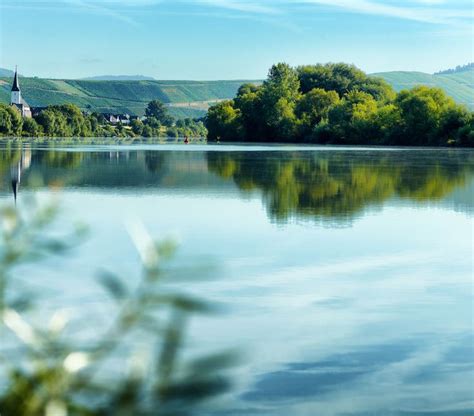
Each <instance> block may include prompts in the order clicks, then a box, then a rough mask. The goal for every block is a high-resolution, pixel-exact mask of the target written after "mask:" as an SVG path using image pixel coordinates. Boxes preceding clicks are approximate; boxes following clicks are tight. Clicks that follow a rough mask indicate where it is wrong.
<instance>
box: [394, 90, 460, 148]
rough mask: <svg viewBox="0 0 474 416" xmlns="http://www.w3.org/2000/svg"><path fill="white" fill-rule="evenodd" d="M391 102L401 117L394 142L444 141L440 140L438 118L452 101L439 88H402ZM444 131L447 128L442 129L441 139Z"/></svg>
mask: <svg viewBox="0 0 474 416" xmlns="http://www.w3.org/2000/svg"><path fill="white" fill-rule="evenodd" d="M395 105H396V106H397V107H398V108H399V110H400V114H401V117H402V123H401V126H400V129H401V132H400V134H399V135H398V137H399V143H398V144H415V145H421V144H426V145H437V144H447V143H446V141H445V142H444V143H441V141H442V138H443V137H440V133H441V131H440V127H441V121H442V120H443V117H445V115H446V114H447V113H449V112H450V111H452V110H453V109H455V108H456V104H455V102H454V101H453V100H452V99H451V98H449V97H448V96H447V95H446V94H445V93H444V92H443V90H441V89H440V88H430V87H425V86H420V87H415V88H413V89H411V90H404V91H401V92H400V93H399V94H398V97H397V99H396V100H395ZM446 135H449V132H447V131H446V130H445V131H444V132H443V135H442V136H444V139H445V138H446Z"/></svg>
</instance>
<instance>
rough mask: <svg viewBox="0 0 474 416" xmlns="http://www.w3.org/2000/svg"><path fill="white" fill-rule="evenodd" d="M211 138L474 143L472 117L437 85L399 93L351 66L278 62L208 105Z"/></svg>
mask: <svg viewBox="0 0 474 416" xmlns="http://www.w3.org/2000/svg"><path fill="white" fill-rule="evenodd" d="M205 123H206V127H207V129H208V138H209V139H210V140H223V141H249V142H310V143H323V144H351V145H352V144H368V145H416V146H421V145H425V146H446V145H456V146H471V147H472V146H474V115H473V113H472V112H469V111H468V110H467V109H466V108H465V107H463V106H460V105H457V104H456V103H455V102H454V100H452V99H451V98H449V97H448V96H446V94H445V93H444V92H443V91H442V90H441V89H439V88H429V87H425V86H419V87H415V88H413V89H411V90H404V91H401V92H400V93H398V94H397V93H396V92H395V91H394V90H393V89H392V87H391V86H390V85H389V84H387V83H386V82H385V81H384V80H382V79H379V78H373V77H369V76H367V75H366V74H365V73H364V72H363V71H361V70H359V69H358V68H356V67H355V66H353V65H347V64H342V63H340V64H326V65H307V66H300V67H297V68H292V67H290V66H289V65H287V64H284V63H280V64H277V65H274V66H273V67H272V68H271V69H270V71H269V74H268V78H267V80H266V81H264V82H263V84H262V85H253V84H245V85H243V86H242V87H240V89H239V91H238V93H237V96H236V97H235V98H234V99H233V100H229V101H224V102H221V103H219V104H217V105H215V106H213V107H211V108H210V109H209V111H208V114H207V117H206V121H205Z"/></svg>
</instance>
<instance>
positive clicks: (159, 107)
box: [145, 100, 174, 126]
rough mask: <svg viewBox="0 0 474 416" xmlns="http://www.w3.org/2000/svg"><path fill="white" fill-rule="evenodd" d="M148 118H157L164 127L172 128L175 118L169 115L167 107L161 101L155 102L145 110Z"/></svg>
mask: <svg viewBox="0 0 474 416" xmlns="http://www.w3.org/2000/svg"><path fill="white" fill-rule="evenodd" d="M145 115H146V116H147V118H149V117H150V118H155V119H156V120H158V121H159V122H160V123H161V124H162V125H163V126H171V125H172V124H173V122H174V120H173V117H171V116H170V115H169V114H168V109H167V107H166V106H165V105H164V104H163V103H162V102H161V101H160V100H153V101H150V102H149V103H148V106H147V108H146V110H145Z"/></svg>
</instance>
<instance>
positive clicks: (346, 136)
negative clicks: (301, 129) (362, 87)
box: [316, 91, 377, 144]
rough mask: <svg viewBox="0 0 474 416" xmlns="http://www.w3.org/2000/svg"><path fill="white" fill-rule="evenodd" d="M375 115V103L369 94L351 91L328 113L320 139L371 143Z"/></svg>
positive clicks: (373, 133) (374, 133) (337, 141)
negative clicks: (326, 123)
mask: <svg viewBox="0 0 474 416" xmlns="http://www.w3.org/2000/svg"><path fill="white" fill-rule="evenodd" d="M376 113H377V102H376V101H375V99H374V98H373V97H372V96H371V95H370V94H367V93H365V92H360V91H352V92H350V93H348V94H346V96H345V97H344V99H343V100H342V101H341V102H340V103H339V104H338V105H336V106H334V107H333V108H332V109H331V110H330V111H329V113H328V126H325V129H324V130H323V133H324V134H323V135H321V136H320V137H325V139H324V140H323V141H330V142H332V143H346V144H359V143H371V140H374V136H375V137H376V135H377V134H376V133H377V132H374V131H373V127H374V124H373V122H372V120H373V117H374V116H375V115H376ZM318 133H321V132H319V131H316V136H317V135H318Z"/></svg>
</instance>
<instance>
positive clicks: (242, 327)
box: [0, 145, 474, 416]
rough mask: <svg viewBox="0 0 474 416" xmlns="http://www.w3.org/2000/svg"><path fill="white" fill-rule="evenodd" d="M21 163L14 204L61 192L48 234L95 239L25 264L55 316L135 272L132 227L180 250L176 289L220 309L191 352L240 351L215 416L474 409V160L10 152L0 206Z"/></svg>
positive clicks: (86, 304) (98, 301)
mask: <svg viewBox="0 0 474 416" xmlns="http://www.w3.org/2000/svg"><path fill="white" fill-rule="evenodd" d="M21 154H22V155H23V156H22V157H21V158H20V156H21ZM19 160H20V161H22V162H21V163H22V172H21V178H20V180H21V181H20V187H19V195H18V207H19V209H23V208H25V209H27V206H26V205H25V203H26V200H27V199H28V196H30V195H32V194H34V195H35V196H36V197H37V198H39V199H40V200H44V199H47V198H49V197H50V195H51V194H52V193H53V191H52V189H53V188H56V187H58V186H60V191H59V199H60V201H61V206H62V207H63V215H62V217H61V219H60V221H59V224H58V229H63V228H67V227H68V226H69V225H70V224H71V223H72V221H73V220H74V221H76V220H77V221H82V222H85V223H87V224H88V225H89V226H90V227H91V231H92V232H91V236H90V238H89V239H88V241H87V242H86V243H84V244H83V245H82V246H81V247H79V248H78V249H76V250H75V251H74V253H73V255H72V256H69V257H67V258H55V259H51V260H48V261H45V262H42V263H41V264H40V265H36V266H35V267H34V268H28V267H25V268H23V269H22V270H21V275H22V277H23V278H25V277H26V276H33V275H34V287H35V288H36V289H37V290H39V291H40V292H41V293H42V296H43V298H44V299H46V300H47V306H48V308H51V309H56V308H58V307H68V308H69V309H71V310H73V311H74V312H75V313H76V316H80V317H81V318H83V319H84V320H85V321H86V322H90V327H91V328H94V318H93V317H94V316H95V311H97V310H98V309H101V308H106V307H107V306H105V305H107V304H108V303H107V299H106V297H105V295H104V293H103V290H102V289H101V288H100V287H99V286H98V285H97V283H96V279H95V277H94V276H95V274H96V271H97V270H98V269H99V268H106V269H109V270H112V271H116V272H119V273H120V274H121V275H122V276H124V277H125V278H126V279H127V281H128V283H129V284H130V285H133V282H134V279H135V276H137V270H139V264H140V263H139V257H138V254H137V253H136V250H135V249H134V246H133V244H132V243H131V241H130V238H129V235H128V233H127V228H126V224H127V223H130V221H136V220H137V219H139V220H141V221H142V222H143V223H144V224H145V226H146V228H147V229H148V230H149V232H150V234H151V235H153V236H154V237H156V238H164V237H170V236H171V237H172V238H174V239H175V240H176V241H178V242H179V250H178V252H177V255H176V257H175V259H174V263H173V264H174V265H175V266H176V267H178V266H179V268H180V270H181V271H180V273H179V276H178V277H177V279H176V281H174V282H170V283H169V284H170V285H176V286H178V287H179V288H181V289H183V290H184V291H186V292H188V293H193V294H195V295H198V296H200V297H203V298H205V299H207V300H210V301H213V302H218V303H221V304H223V305H225V308H224V312H223V313H221V314H220V315H217V316H213V317H205V318H201V317H196V318H193V321H192V324H191V327H190V328H189V339H188V346H187V348H188V349H189V351H199V352H203V351H205V352H210V351H220V350H225V349H228V348H235V349H237V350H239V351H241V352H242V353H243V359H242V362H241V364H240V365H239V366H238V367H237V368H236V369H235V371H234V373H233V374H234V379H235V388H234V390H233V392H232V394H230V395H228V396H226V397H225V398H223V401H222V404H221V405H220V406H221V409H222V411H221V412H220V413H219V412H218V413H219V414H236V415H237V414H238V415H254V414H255V415H288V414H295V415H346V416H347V415H428V414H429V415H433V414H435V415H472V414H473V413H474V396H473V387H474V351H473V345H474V344H473V343H474V338H473V298H472V295H473V289H472V288H473V286H472V283H473V282H472V271H473V214H474V201H473V198H474V197H473V195H474V152H472V151H468V150H447V149H440V150H429V149H411V150H407V149H370V148H361V149H354V148H330V147H325V148H318V147H289V146H286V147H284V146H272V147H263V146H223V145H220V146H205V145H190V146H184V145H134V146H89V147H86V146H83V147H67V146H62V147H61V146H59V145H57V146H56V147H55V148H47V147H41V146H36V147H35V146H24V148H23V150H22V151H21V150H19V149H16V148H15V147H9V148H6V147H5V146H4V147H3V149H2V150H0V172H1V178H2V179H1V187H0V198H1V200H2V202H3V203H5V204H13V196H12V192H11V184H10V180H11V179H10V166H11V165H12V164H16V163H17V162H18V161H19ZM170 268H171V269H172V265H171V266H170ZM186 270H188V273H186ZM189 270H193V273H192V278H189V277H190V276H189ZM186 274H188V275H186ZM26 280H27V279H26ZM45 313H46V312H45ZM91 328H89V329H91Z"/></svg>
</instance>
